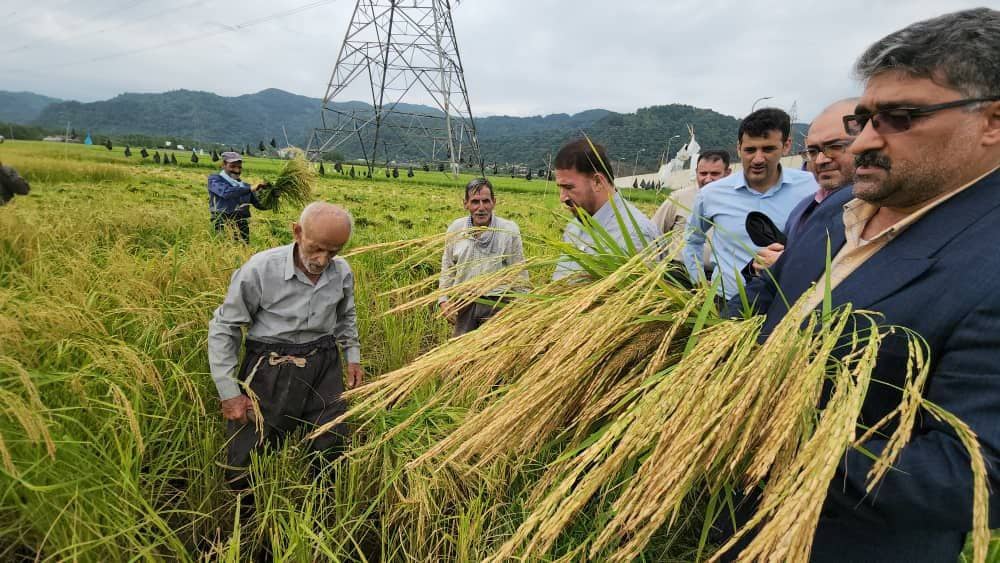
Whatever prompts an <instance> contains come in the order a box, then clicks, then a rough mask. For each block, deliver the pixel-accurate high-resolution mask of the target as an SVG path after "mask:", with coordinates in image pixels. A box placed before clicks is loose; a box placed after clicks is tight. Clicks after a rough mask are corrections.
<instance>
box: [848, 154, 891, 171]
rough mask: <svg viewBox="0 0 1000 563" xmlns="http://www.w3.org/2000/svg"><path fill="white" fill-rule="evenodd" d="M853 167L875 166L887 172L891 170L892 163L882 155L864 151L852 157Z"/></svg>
mask: <svg viewBox="0 0 1000 563" xmlns="http://www.w3.org/2000/svg"><path fill="white" fill-rule="evenodd" d="M854 166H855V167H857V168H860V167H862V166H875V167H878V168H882V169H885V171H886V172H888V171H890V170H892V161H891V160H889V157H887V156H885V155H884V154H879V153H878V151H865V152H863V153H861V154H859V155H858V156H856V157H854Z"/></svg>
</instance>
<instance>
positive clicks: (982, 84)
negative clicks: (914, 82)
mask: <svg viewBox="0 0 1000 563" xmlns="http://www.w3.org/2000/svg"><path fill="white" fill-rule="evenodd" d="M854 70H855V72H856V73H857V75H858V77H859V78H861V79H862V80H868V79H870V78H872V77H873V76H875V75H877V74H880V73H883V72H887V71H900V72H904V73H906V74H908V75H909V76H912V77H914V78H929V79H931V80H934V81H936V82H938V84H940V85H941V86H945V87H947V88H953V89H955V90H957V91H959V92H961V93H962V94H963V95H965V96H966V97H969V98H984V97H987V96H995V95H998V94H1000V11H997V10H991V9H989V8H975V9H972V10H963V11H961V12H953V13H950V14H945V15H943V16H938V17H936V18H933V19H929V20H924V21H920V22H917V23H914V24H911V25H909V26H907V27H905V28H903V29H901V30H899V31H896V32H893V33H890V34H889V35H887V36H885V37H883V38H882V39H880V40H878V41H876V42H875V44H874V45H872V46H871V47H869V48H868V49H867V50H866V51H865V52H864V54H862V55H861V58H859V59H858V62H857V63H856V64H855V67H854ZM941 80H943V81H944V83H943V84H942V83H941V82H939V81H941Z"/></svg>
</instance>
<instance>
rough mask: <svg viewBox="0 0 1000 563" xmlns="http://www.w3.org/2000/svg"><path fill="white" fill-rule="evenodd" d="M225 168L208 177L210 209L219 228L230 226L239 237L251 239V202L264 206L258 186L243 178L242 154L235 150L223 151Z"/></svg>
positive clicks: (227, 228) (226, 228) (223, 166)
mask: <svg viewBox="0 0 1000 563" xmlns="http://www.w3.org/2000/svg"><path fill="white" fill-rule="evenodd" d="M221 156H222V170H221V171H220V172H219V173H218V174H212V175H210V176H209V177H208V209H209V212H210V213H211V216H212V224H213V225H214V226H215V230H216V231H217V232H221V231H225V230H229V229H231V232H232V233H233V235H234V237H239V238H238V239H237V240H242V241H243V242H244V243H249V242H250V206H251V205H253V206H254V207H256V208H257V209H263V207H261V205H260V200H258V199H257V193H256V192H257V190H259V189H260V188H261V187H263V185H259V186H257V187H252V186H251V185H250V184H247V183H246V182H242V181H240V176H241V175H242V174H243V157H242V156H240V154H239V153H236V152H230V151H227V152H224V153H222V155H221Z"/></svg>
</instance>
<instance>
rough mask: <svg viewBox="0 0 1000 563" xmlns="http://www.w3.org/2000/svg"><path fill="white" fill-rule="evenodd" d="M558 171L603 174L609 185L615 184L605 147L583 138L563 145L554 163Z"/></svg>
mask: <svg viewBox="0 0 1000 563" xmlns="http://www.w3.org/2000/svg"><path fill="white" fill-rule="evenodd" d="M553 167H554V168H555V169H556V170H576V171H577V172H580V173H581V174H603V175H604V178H605V179H607V181H608V182H609V183H612V184H613V183H614V181H615V174H614V172H612V171H611V160H609V159H608V151H607V149H605V148H604V145H601V144H599V143H595V142H593V141H591V140H590V139H587V138H583V139H577V140H575V141H570V142H568V143H566V144H565V145H563V147H562V148H561V149H559V152H558V153H557V154H556V159H555V161H553Z"/></svg>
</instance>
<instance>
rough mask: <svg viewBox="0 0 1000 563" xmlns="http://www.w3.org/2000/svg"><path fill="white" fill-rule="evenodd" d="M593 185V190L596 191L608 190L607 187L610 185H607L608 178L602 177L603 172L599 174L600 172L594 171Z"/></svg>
mask: <svg viewBox="0 0 1000 563" xmlns="http://www.w3.org/2000/svg"><path fill="white" fill-rule="evenodd" d="M594 187H595V190H594V191H597V192H600V191H608V188H609V187H610V186H609V185H608V179H607V178H605V177H604V174H601V173H600V172H594Z"/></svg>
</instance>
